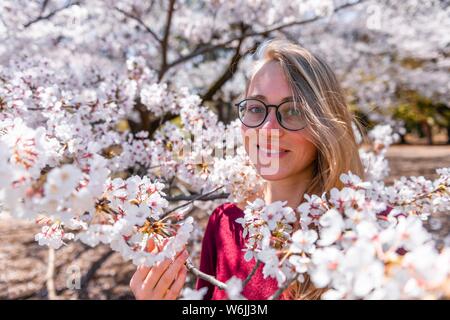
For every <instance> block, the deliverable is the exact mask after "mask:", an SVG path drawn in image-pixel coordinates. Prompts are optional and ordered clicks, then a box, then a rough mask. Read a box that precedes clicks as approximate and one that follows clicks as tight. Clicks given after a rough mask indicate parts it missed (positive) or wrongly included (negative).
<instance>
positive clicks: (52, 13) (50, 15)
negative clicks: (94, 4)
mask: <svg viewBox="0 0 450 320" xmlns="http://www.w3.org/2000/svg"><path fill="white" fill-rule="evenodd" d="M79 4H80V3H79V2H78V1H75V2H72V1H69V2H68V3H67V4H66V5H65V6H63V7H61V8H59V9H56V10H54V11H52V12H50V13H48V14H46V15H45V16H43V15H41V14H39V16H38V17H37V18H35V19H33V20H31V21H29V22H27V23H25V24H24V25H23V27H24V28H28V27H30V26H31V25H33V24H35V23H36V22H39V21H41V20H48V19H50V18H51V17H53V16H54V15H55V14H57V13H58V12H60V11H62V10H64V9H67V8H69V7H71V6H74V5H79ZM43 10H45V8H44V9H43ZM43 10H41V13H42V12H43Z"/></svg>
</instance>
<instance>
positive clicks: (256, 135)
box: [241, 61, 317, 181]
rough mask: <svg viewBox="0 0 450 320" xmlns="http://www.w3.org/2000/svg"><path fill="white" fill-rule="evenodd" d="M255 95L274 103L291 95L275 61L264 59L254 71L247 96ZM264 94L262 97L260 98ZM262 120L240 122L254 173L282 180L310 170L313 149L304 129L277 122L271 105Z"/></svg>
mask: <svg viewBox="0 0 450 320" xmlns="http://www.w3.org/2000/svg"><path fill="white" fill-rule="evenodd" d="M255 96H260V97H258V98H259V99H260V100H263V101H264V102H265V103H266V104H273V105H278V104H280V103H281V101H282V100H283V99H284V98H286V97H292V94H291V90H290V88H289V84H288V82H287V80H286V78H285V76H284V73H283V69H282V68H281V66H280V65H279V63H278V62H277V61H269V62H267V63H265V64H264V65H263V66H262V67H261V68H260V69H259V70H258V71H257V72H256V73H255V75H254V77H253V79H252V80H251V83H250V86H249V88H248V92H247V98H251V97H255ZM263 97H264V98H263ZM269 109H270V110H269V114H268V115H267V118H266V120H265V122H264V123H263V124H262V125H260V126H259V127H257V128H249V127H246V126H245V125H244V124H242V125H241V132H242V135H243V139H244V146H245V150H246V151H247V154H248V155H249V156H250V158H251V159H252V162H253V163H254V165H255V166H256V169H257V171H258V173H259V174H260V175H261V176H262V177H263V178H264V179H266V180H271V181H275V180H282V179H286V178H288V177H292V176H296V175H302V174H305V173H308V171H312V164H313V162H314V160H315V159H316V157H317V149H316V147H315V146H314V144H313V143H312V142H311V141H312V140H311V137H310V135H309V133H308V129H307V128H305V129H303V130H300V131H289V130H286V129H284V128H283V127H281V126H280V124H279V123H278V120H277V118H276V115H275V108H269Z"/></svg>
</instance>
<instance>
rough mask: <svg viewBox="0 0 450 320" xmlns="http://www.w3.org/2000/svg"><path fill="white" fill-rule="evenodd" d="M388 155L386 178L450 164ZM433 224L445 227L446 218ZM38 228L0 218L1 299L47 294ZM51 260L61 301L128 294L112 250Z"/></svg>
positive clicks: (445, 156)
mask: <svg viewBox="0 0 450 320" xmlns="http://www.w3.org/2000/svg"><path fill="white" fill-rule="evenodd" d="M387 158H388V160H389V162H390V166H391V175H390V177H389V179H387V181H386V182H389V181H392V180H393V179H396V178H398V177H400V176H402V175H406V176H409V175H424V176H425V177H427V178H434V177H435V176H436V174H435V169H436V168H439V167H448V166H450V146H436V147H428V146H393V147H392V148H390V150H389V152H388V154H387ZM436 223H438V224H439V223H440V224H441V226H443V227H444V229H446V230H449V229H450V225H449V224H450V221H449V218H448V217H447V218H445V219H443V220H442V221H440V222H439V221H438V222H436ZM38 230H39V228H38V227H36V226H35V225H34V224H33V223H30V222H24V221H17V220H12V219H11V218H8V217H1V218H0V299H46V298H47V289H46V284H45V276H46V272H47V255H48V250H47V248H44V247H41V246H39V245H38V244H37V243H36V242H35V241H34V234H35V233H37V232H38ZM445 232H446V233H448V231H445ZM55 261H56V270H55V274H56V278H55V287H56V291H57V292H56V293H57V295H58V296H59V297H60V298H62V299H80V298H81V299H130V298H132V295H131V292H130V291H129V288H128V282H129V279H130V278H131V275H132V274H133V272H134V266H133V265H131V264H130V263H127V262H123V261H122V258H121V257H120V256H119V254H118V253H112V254H111V253H110V252H109V250H108V247H106V246H99V247H96V248H94V249H92V248H89V247H87V246H85V245H83V244H81V243H73V244H70V245H68V246H66V247H63V248H61V249H60V250H57V251H56V259H55ZM97 266H99V268H98V269H97V268H96V267H97ZM77 268H78V270H79V271H80V272H81V274H82V275H86V274H88V275H89V276H88V277H87V278H86V277H85V278H83V279H82V281H81V283H82V286H81V289H80V290H72V289H68V288H67V282H68V281H69V283H70V279H72V278H71V276H72V274H73V273H71V272H72V271H76V270H77Z"/></svg>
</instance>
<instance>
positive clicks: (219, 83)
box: [202, 38, 244, 102]
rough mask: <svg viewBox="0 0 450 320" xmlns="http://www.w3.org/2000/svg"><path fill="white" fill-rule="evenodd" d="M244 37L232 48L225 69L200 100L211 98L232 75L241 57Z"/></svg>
mask: <svg viewBox="0 0 450 320" xmlns="http://www.w3.org/2000/svg"><path fill="white" fill-rule="evenodd" d="M243 40H244V38H241V39H239V43H238V45H237V47H236V48H235V49H234V50H235V52H234V55H233V57H232V58H231V60H230V63H229V64H228V66H227V67H226V68H225V71H224V72H223V73H222V75H221V76H220V77H219V78H218V79H217V80H216V81H215V82H214V84H213V85H212V86H211V87H210V88H209V89H208V91H207V92H206V93H205V94H204V95H203V96H202V102H203V101H209V100H211V99H212V97H213V96H214V94H215V93H216V92H217V91H218V90H219V89H220V88H221V87H222V86H223V85H224V84H225V83H226V82H227V81H228V80H229V79H230V78H231V77H232V76H233V73H234V70H235V67H237V64H238V63H239V61H240V60H241V59H242V57H243V56H242V55H241V53H240V51H241V46H242V41H243Z"/></svg>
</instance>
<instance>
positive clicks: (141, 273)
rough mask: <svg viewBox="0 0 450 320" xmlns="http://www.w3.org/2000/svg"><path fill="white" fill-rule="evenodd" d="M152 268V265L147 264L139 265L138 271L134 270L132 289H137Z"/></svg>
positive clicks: (131, 282)
mask: <svg viewBox="0 0 450 320" xmlns="http://www.w3.org/2000/svg"><path fill="white" fill-rule="evenodd" d="M150 269H151V268H150V267H146V266H139V267H137V269H136V271H135V272H134V274H133V276H132V277H131V280H130V287H131V289H133V290H135V289H137V288H138V287H139V286H140V284H141V283H142V282H143V281H144V280H145V278H146V277H147V274H148V272H149V271H150Z"/></svg>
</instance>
